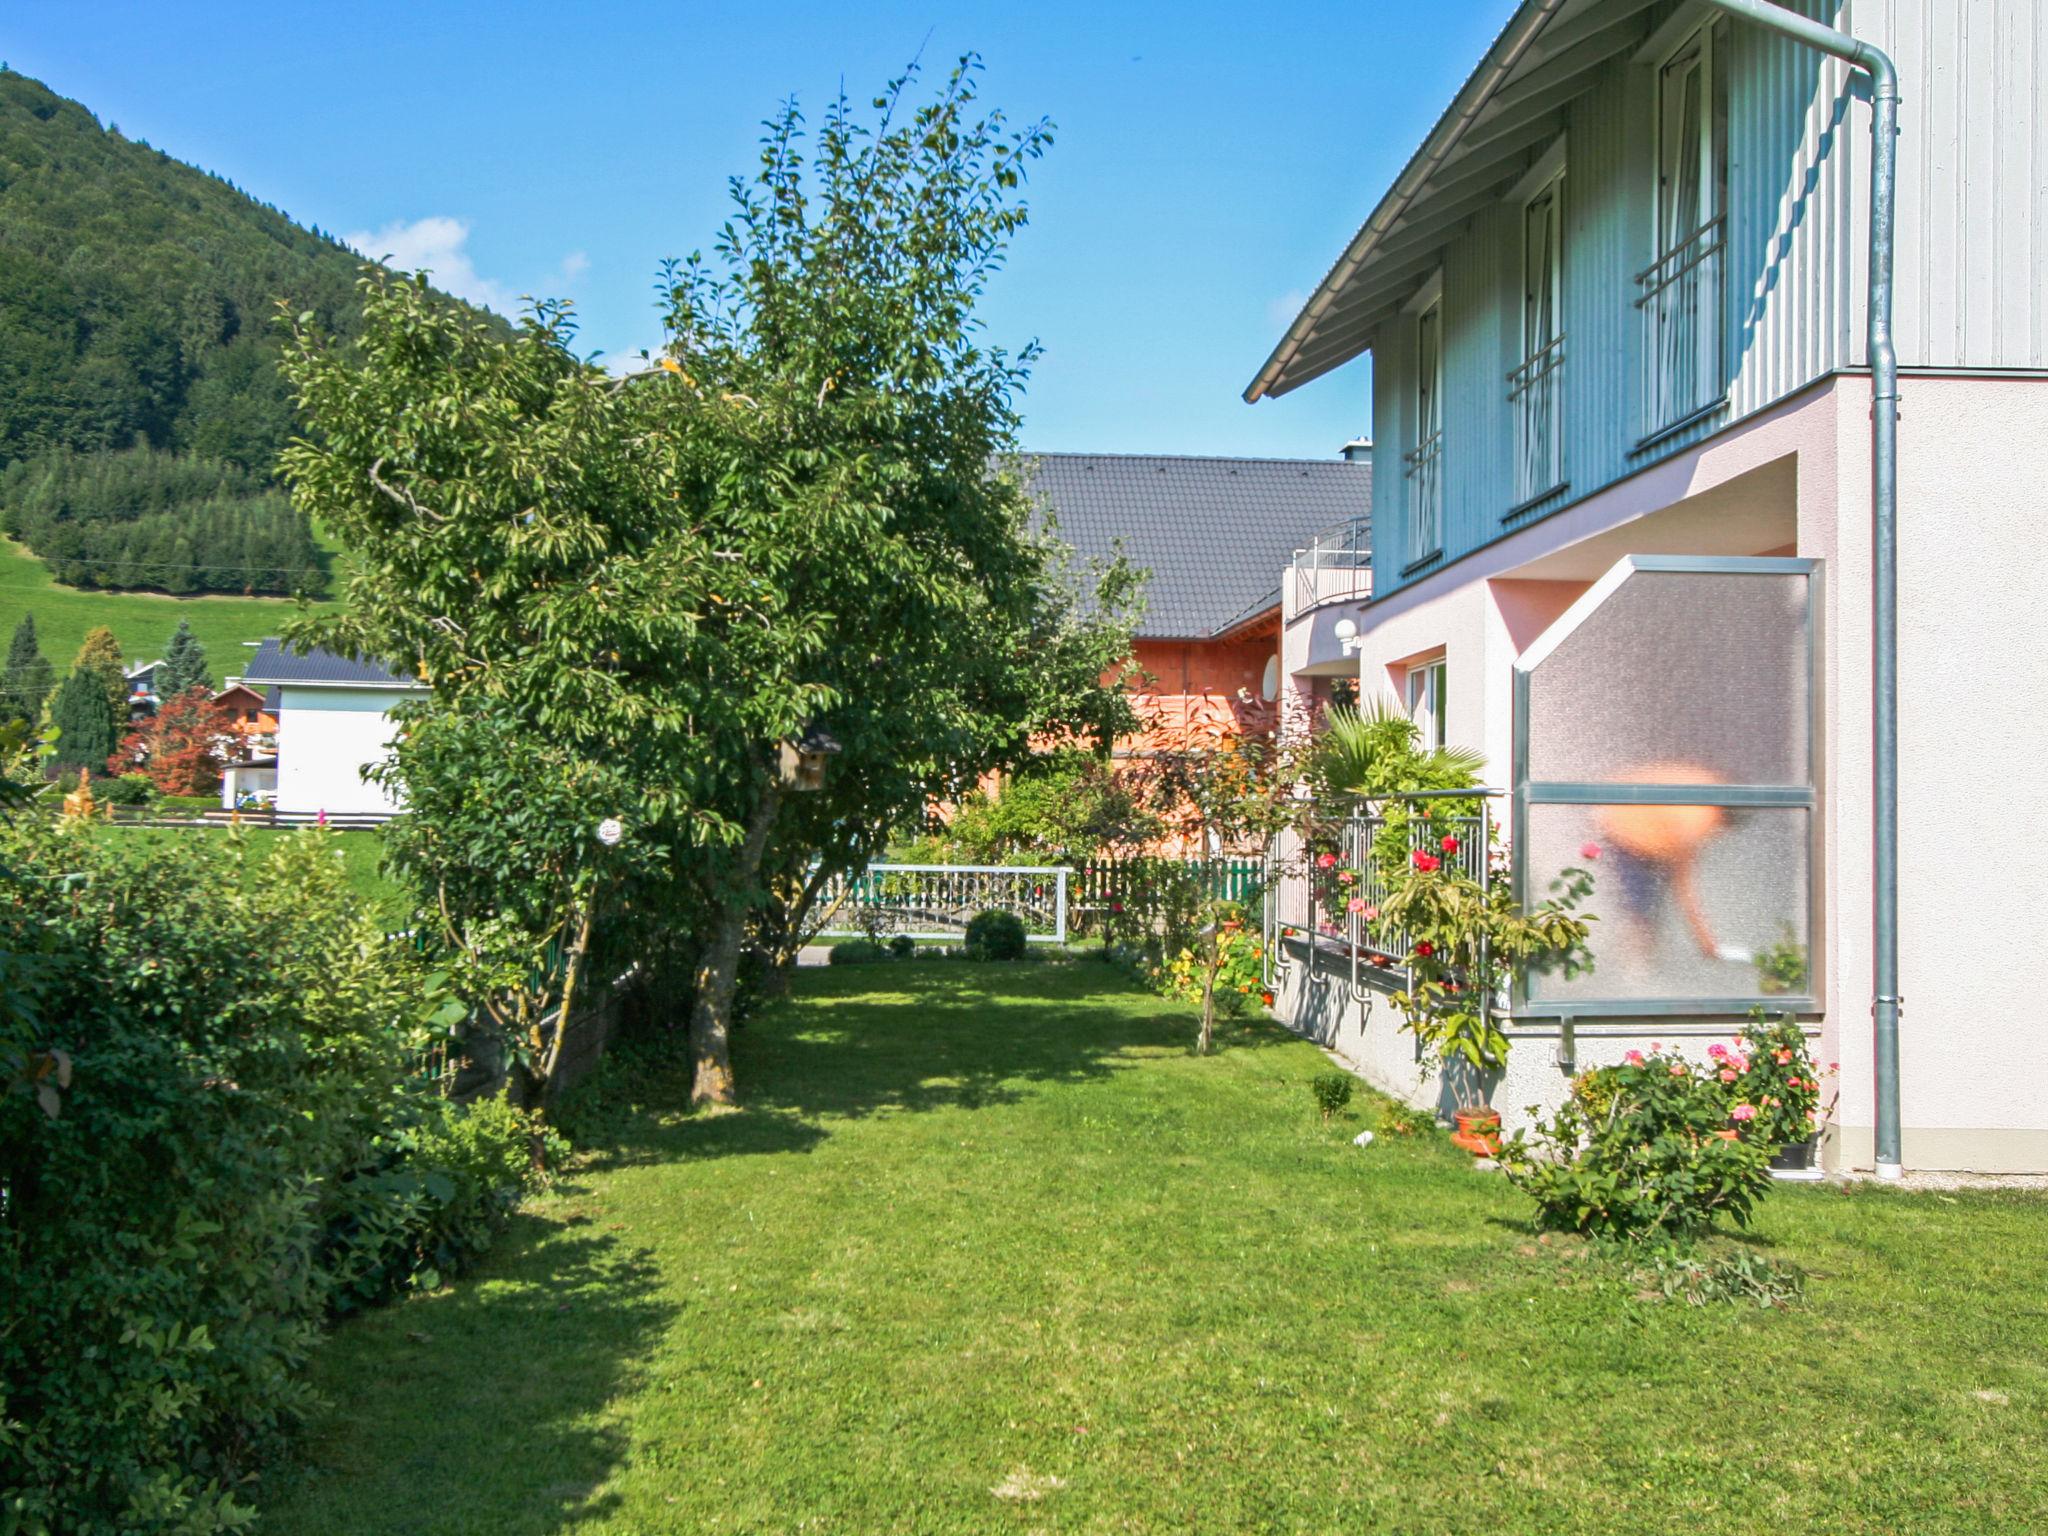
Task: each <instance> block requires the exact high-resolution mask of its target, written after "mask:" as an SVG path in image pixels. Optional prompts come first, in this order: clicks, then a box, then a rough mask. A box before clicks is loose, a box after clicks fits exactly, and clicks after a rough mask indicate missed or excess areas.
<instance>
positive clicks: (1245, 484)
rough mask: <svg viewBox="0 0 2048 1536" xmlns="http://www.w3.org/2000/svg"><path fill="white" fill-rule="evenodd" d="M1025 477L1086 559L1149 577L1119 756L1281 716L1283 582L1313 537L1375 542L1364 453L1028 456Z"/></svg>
mask: <svg viewBox="0 0 2048 1536" xmlns="http://www.w3.org/2000/svg"><path fill="white" fill-rule="evenodd" d="M1024 469H1025V484H1026V486H1027V488H1028V489H1029V490H1030V492H1031V493H1032V494H1033V496H1035V497H1036V498H1037V500H1038V502H1039V504H1040V505H1041V507H1042V508H1043V509H1044V511H1045V513H1046V514H1047V515H1048V517H1049V520H1050V522H1051V524H1052V526H1053V528H1054V531H1055V532H1056V533H1057V534H1058V536H1059V538H1060V539H1061V540H1062V542H1064V543H1065V544H1066V545H1067V546H1068V547H1069V548H1071V549H1072V550H1073V551H1074V552H1075V554H1076V555H1078V556H1079V557H1081V559H1082V560H1083V561H1090V560H1107V559H1109V558H1110V557H1111V556H1113V555H1114V554H1116V553H1117V552H1119V550H1120V551H1121V553H1122V554H1123V555H1124V557H1125V558H1126V559H1127V560H1128V561H1129V562H1130V563H1131V564H1132V565H1133V566H1135V567H1137V568H1138V569H1140V570H1143V571H1144V572H1146V580H1145V587H1144V591H1145V610H1144V613H1143V614H1142V616H1141V617H1140V619H1139V621H1138V624H1137V628H1136V631H1135V634H1134V641H1133V645H1132V653H1133V655H1132V660H1133V662H1134V663H1135V665H1136V667H1137V668H1138V670H1139V672H1141V673H1142V674H1143V676H1142V678H1141V679H1139V680H1137V681H1136V682H1135V685H1134V688H1133V693H1134V696H1135V699H1136V701H1137V704H1138V708H1139V714H1140V715H1141V717H1143V719H1144V720H1145V722H1146V723H1145V726H1144V728H1143V729H1142V730H1141V731H1140V732H1139V733H1138V735H1137V736H1136V737H1135V738H1133V739H1131V740H1130V741H1127V742H1123V743H1119V755H1131V754H1136V755H1145V754H1147V753H1149V752H1154V751H1160V750H1168V749H1172V748H1178V747H1188V746H1213V745H1215V744H1216V743H1217V742H1218V741H1219V740H1221V739H1222V738H1224V737H1227V736H1231V735H1239V734H1263V733H1265V732H1268V731H1271V730H1272V729H1273V728H1274V727H1275V726H1276V725H1277V724H1278V720H1279V710H1280V698H1281V694H1282V691H1283V683H1284V679H1283V677H1282V669H1281V660H1280V625H1281V607H1282V596H1283V594H1282V577H1283V575H1284V574H1285V573H1286V572H1288V571H1289V570H1290V569H1292V568H1293V567H1294V565H1295V564H1296V561H1295V556H1296V555H1297V553H1298V552H1300V551H1301V550H1302V549H1304V548H1308V547H1314V546H1316V545H1317V544H1318V543H1319V542H1323V543H1333V542H1337V541H1340V540H1341V541H1345V542H1348V543H1349V544H1350V545H1352V546H1355V547H1358V548H1361V549H1369V548H1370V545H1371V535H1370V517H1371V508H1372V473H1373V471H1372V449H1371V445H1370V444H1367V443H1363V442H1359V443H1353V444H1351V445H1349V446H1348V447H1347V448H1346V449H1345V450H1344V452H1343V454H1342V455H1341V456H1339V457H1335V458H1330V459H1247V458H1211V457H1206V456H1187V455H1178V454H1138V453H1041V454H1027V455H1025V456H1024Z"/></svg>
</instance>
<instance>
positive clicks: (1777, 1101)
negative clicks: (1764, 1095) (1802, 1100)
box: [1764, 1094, 1785, 1109]
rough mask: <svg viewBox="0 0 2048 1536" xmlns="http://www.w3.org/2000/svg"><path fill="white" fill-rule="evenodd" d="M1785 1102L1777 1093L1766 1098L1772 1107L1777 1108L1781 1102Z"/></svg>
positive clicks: (1766, 1101)
mask: <svg viewBox="0 0 2048 1536" xmlns="http://www.w3.org/2000/svg"><path fill="white" fill-rule="evenodd" d="M1784 1102H1785V1101H1784V1100H1783V1099H1781V1098H1779V1097H1778V1096H1777V1095H1776V1094H1773V1095H1771V1097H1770V1098H1768V1099H1765V1100H1764V1103H1765V1104H1766V1105H1768V1106H1769V1107H1770V1108H1772V1109H1776V1108H1777V1107H1778V1106H1779V1105H1780V1104H1782V1103H1784Z"/></svg>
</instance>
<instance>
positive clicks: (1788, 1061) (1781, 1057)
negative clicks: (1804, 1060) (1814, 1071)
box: [1778, 1051, 1792, 1067]
mask: <svg viewBox="0 0 2048 1536" xmlns="http://www.w3.org/2000/svg"><path fill="white" fill-rule="evenodd" d="M1778 1065H1779V1066H1781V1067H1789V1066H1791V1065H1792V1053H1791V1052H1790V1051H1780V1052H1778Z"/></svg>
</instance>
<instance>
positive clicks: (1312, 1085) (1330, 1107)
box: [1308, 1072, 1358, 1121]
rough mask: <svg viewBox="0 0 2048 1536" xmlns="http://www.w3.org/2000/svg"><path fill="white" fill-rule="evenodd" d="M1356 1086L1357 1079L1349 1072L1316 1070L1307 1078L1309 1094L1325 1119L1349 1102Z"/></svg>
mask: <svg viewBox="0 0 2048 1536" xmlns="http://www.w3.org/2000/svg"><path fill="white" fill-rule="evenodd" d="M1357 1087H1358V1080H1357V1079H1356V1078H1354V1077H1353V1076H1352V1075H1351V1074H1350V1073H1349V1072H1318V1073H1317V1074H1316V1075H1315V1076H1314V1077H1312V1078H1310V1079H1309V1080H1308V1091H1309V1094H1310V1096H1311V1097H1313V1098H1314V1099H1315V1101H1316V1108H1317V1109H1319V1110H1320V1111H1322V1116H1323V1119H1324V1120H1325V1121H1327V1120H1328V1119H1329V1118H1330V1116H1332V1115H1334V1114H1336V1113H1337V1111H1338V1110H1340V1109H1342V1108H1343V1107H1344V1106H1345V1105H1346V1104H1349V1103H1350V1102H1351V1095H1352V1094H1353V1093H1354V1092H1355V1091H1356V1090H1357Z"/></svg>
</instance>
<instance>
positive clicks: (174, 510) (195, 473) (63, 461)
mask: <svg viewBox="0 0 2048 1536" xmlns="http://www.w3.org/2000/svg"><path fill="white" fill-rule="evenodd" d="M0 520H4V525H5V528H6V531H7V532H8V533H9V534H10V535H12V536H13V537H15V538H17V539H19V540H21V542H22V543H24V544H26V545H27V546H28V547H29V548H30V549H31V550H33V551H34V552H35V553H36V554H37V555H39V556H41V557H42V559H43V560H44V561H45V562H46V563H47V564H48V565H49V567H50V570H51V572H52V574H54V575H55V576H56V578H57V580H59V581H61V582H64V583H66V584H68V585H70V586H75V587H105V588H148V589H153V590H159V591H164V592H170V593H174V594H179V595H184V594H189V593H195V592H241V593H256V592H275V593H288V594H299V593H303V594H305V595H307V596H309V597H318V596H321V595H323V593H324V592H325V590H326V584H327V572H326V561H327V556H326V554H325V552H324V551H323V550H321V549H320V547H319V546H318V544H316V543H315V542H314V539H313V530H312V526H311V525H310V524H309V523H308V522H307V520H306V515H305V513H303V512H301V511H299V510H298V509H297V508H296V507H294V506H293V505H292V504H291V501H290V499H289V498H288V497H287V496H285V494H284V493H283V492H282V491H281V490H279V489H278V488H277V487H276V486H275V485H273V484H272V483H270V481H269V479H268V477H267V476H265V475H261V474H257V473H254V472H251V471H249V470H245V469H240V468H238V467H236V466H235V465H233V464H226V463H221V462H218V461H210V460H205V459H199V458H195V457H193V456H192V455H190V454H180V453H170V452H165V451H162V450H159V449H154V448H147V447H138V448H129V449H123V450H120V451H105V452H100V453H91V454H81V453H74V452H72V451H71V450H70V449H68V448H57V449H51V450H49V451H47V452H45V453H41V454H38V455H36V456H34V457H32V458H27V459H22V460H19V461H17V462H16V463H14V464H11V465H9V466H7V468H6V469H5V470H4V471H0Z"/></svg>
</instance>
